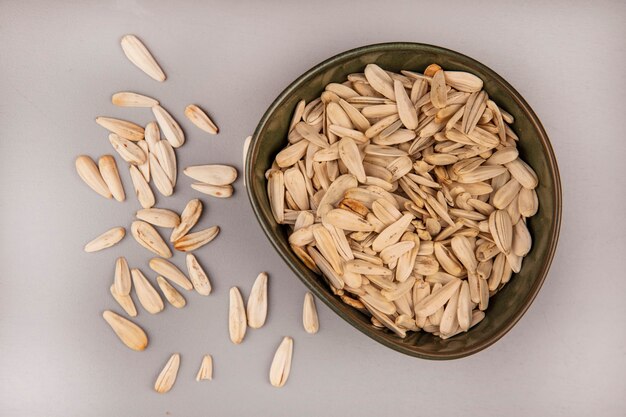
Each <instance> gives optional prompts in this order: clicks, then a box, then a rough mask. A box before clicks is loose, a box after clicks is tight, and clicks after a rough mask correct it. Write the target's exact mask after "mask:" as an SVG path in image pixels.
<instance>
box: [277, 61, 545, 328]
mask: <svg viewBox="0 0 626 417" xmlns="http://www.w3.org/2000/svg"><path fill="white" fill-rule="evenodd" d="M512 123H514V119H513V116H512V115H510V114H509V113H508V112H506V111H505V110H504V109H501V108H500V107H499V106H498V105H497V104H496V103H495V102H494V101H493V100H491V99H490V97H489V95H488V94H487V92H486V91H485V90H483V81H482V80H481V79H480V78H479V77H477V76H475V75H473V74H470V73H467V72H462V71H446V70H444V69H442V68H441V67H440V66H439V65H436V64H432V65H430V66H428V67H427V68H426V69H425V71H424V72H423V73H418V72H414V71H404V70H403V71H400V73H394V72H390V71H386V70H384V69H383V68H381V67H379V66H377V65H375V64H369V65H367V66H366V68H365V70H364V72H363V73H358V74H350V75H349V76H348V77H347V81H345V82H344V83H341V84H339V83H331V84H329V85H327V86H326V88H325V91H324V92H323V93H322V94H321V96H320V97H319V98H317V99H315V100H313V101H311V102H310V103H305V102H304V101H300V102H299V103H298V105H297V106H296V108H295V111H294V115H293V118H292V120H291V123H290V124H289V131H288V134H287V141H288V143H287V146H285V148H283V149H282V150H281V151H280V152H278V154H277V155H276V158H275V161H274V163H273V164H272V167H271V168H270V169H269V170H268V171H267V172H266V178H267V188H268V189H267V192H268V198H269V201H270V205H271V209H272V214H273V216H274V219H275V220H276V222H277V223H279V224H282V225H285V227H286V228H288V229H289V230H288V232H289V243H290V245H291V248H292V249H293V251H294V253H295V254H296V255H297V256H298V258H300V259H301V260H302V262H303V263H304V264H305V265H306V266H307V267H308V268H310V269H311V270H313V271H315V272H316V273H318V274H321V276H322V277H323V278H324V279H325V280H326V282H327V283H328V285H329V287H330V289H331V291H332V292H333V294H335V295H336V296H338V297H340V298H341V300H342V301H343V302H344V303H346V304H348V305H350V306H352V307H354V308H356V309H358V310H360V311H362V312H364V313H365V314H367V315H369V316H370V317H371V321H372V325H373V326H375V327H377V328H387V329H389V330H390V331H392V332H394V333H395V334H397V335H398V336H400V337H405V336H406V335H407V332H412V331H413V332H414V331H426V332H430V333H432V334H434V335H436V336H439V337H441V338H442V339H447V338H450V337H452V336H455V335H457V334H460V333H462V332H466V331H468V330H469V329H470V328H471V327H472V326H475V325H476V324H478V323H479V322H480V321H481V320H482V319H483V318H484V317H485V311H486V310H487V309H488V305H489V298H490V297H492V296H493V295H495V294H496V293H497V292H498V291H499V290H500V289H501V288H502V287H503V286H504V285H506V283H507V282H508V281H509V280H510V278H511V275H512V273H513V272H519V270H520V269H521V266H522V261H523V258H524V256H526V255H527V254H528V253H529V252H530V251H531V248H532V238H531V234H530V232H529V230H528V227H527V225H526V220H527V218H528V217H531V216H533V215H534V214H535V213H536V212H537V207H538V200H537V195H536V193H535V191H534V189H535V188H536V187H537V185H538V181H537V175H536V174H535V172H534V171H533V169H532V168H531V167H530V165H528V164H527V163H526V162H524V161H523V160H522V159H521V157H520V155H519V152H518V150H517V142H518V141H519V140H523V138H522V139H520V138H519V137H518V136H517V135H516V134H515V132H514V131H513V129H512V128H511V127H510V124H512ZM487 314H488V312H487Z"/></svg>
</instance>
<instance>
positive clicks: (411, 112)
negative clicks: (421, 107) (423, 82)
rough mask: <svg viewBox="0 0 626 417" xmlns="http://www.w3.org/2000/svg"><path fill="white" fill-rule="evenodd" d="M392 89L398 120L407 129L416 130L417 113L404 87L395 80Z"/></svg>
mask: <svg viewBox="0 0 626 417" xmlns="http://www.w3.org/2000/svg"><path fill="white" fill-rule="evenodd" d="M393 87H394V92H395V96H396V103H397V105H398V114H399V116H400V120H402V124H404V126H405V127H406V128H407V129H410V130H415V129H417V124H418V123H417V112H416V111H415V106H414V105H413V102H412V101H411V99H410V98H409V96H408V94H407V93H406V90H405V89H404V86H403V85H402V83H401V82H400V81H397V80H396V81H394V83H393Z"/></svg>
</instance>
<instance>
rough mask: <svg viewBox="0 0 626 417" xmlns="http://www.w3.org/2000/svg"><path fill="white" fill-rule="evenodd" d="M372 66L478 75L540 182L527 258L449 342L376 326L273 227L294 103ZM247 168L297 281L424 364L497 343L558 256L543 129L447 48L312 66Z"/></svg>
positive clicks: (515, 97)
mask: <svg viewBox="0 0 626 417" xmlns="http://www.w3.org/2000/svg"><path fill="white" fill-rule="evenodd" d="M370 63H375V64H377V65H379V66H381V67H383V68H384V69H387V70H391V71H399V70H401V69H408V70H413V71H419V72H422V71H423V70H424V69H425V68H426V66H428V65H429V64H431V63H437V64H439V65H440V66H441V67H442V68H444V69H446V70H458V71H467V72H471V73H473V74H475V75H477V76H479V77H480V78H481V79H482V80H483V81H484V89H485V91H487V93H488V94H489V96H490V98H491V99H493V100H494V101H495V102H496V103H497V104H498V105H499V106H500V107H502V108H503V109H505V110H506V111H508V112H509V113H510V114H512V115H513V116H514V118H515V122H514V124H513V125H512V128H513V130H514V131H515V133H516V134H517V135H518V136H519V137H520V140H519V143H518V148H519V152H520V156H521V157H522V158H523V159H524V160H525V161H526V162H527V163H528V164H530V166H532V168H533V169H534V170H535V172H536V173H537V176H538V177H539V186H538V187H537V189H536V192H537V195H538V198H539V211H538V212H537V214H536V215H535V216H533V217H532V218H530V219H529V221H528V227H529V230H530V233H531V235H532V238H533V247H532V250H531V252H530V253H529V254H528V255H527V256H526V258H525V259H524V263H523V266H522V269H521V271H520V272H519V273H517V274H515V275H514V276H513V277H512V278H511V280H510V281H509V283H508V284H507V285H505V286H504V288H503V289H502V290H501V291H500V292H498V293H497V294H496V295H495V296H494V297H492V298H491V299H490V302H489V308H488V310H487V311H486V316H485V318H484V320H483V321H482V322H480V323H479V324H478V325H476V326H474V327H473V328H471V329H470V330H469V331H468V332H467V333H461V334H459V335H457V336H454V337H452V338H450V339H447V340H442V339H440V338H438V337H436V336H433V335H431V334H430V333H426V332H417V333H412V332H411V333H410V334H409V335H408V336H407V337H406V338H404V339H402V338H400V337H398V336H396V335H394V334H393V333H391V332H389V331H387V330H380V329H376V328H375V327H373V326H372V324H371V322H370V320H369V317H367V316H366V315H364V314H363V313H361V312H360V311H358V310H355V309H353V308H352V307H349V306H347V305H345V304H344V303H343V302H342V301H341V300H340V299H339V298H338V297H337V296H335V295H333V294H332V292H331V291H330V289H329V288H328V286H327V284H326V283H325V281H324V279H323V278H321V277H320V276H318V275H316V274H315V273H314V272H312V271H311V270H309V269H308V268H307V267H306V266H305V265H304V264H303V263H302V262H301V261H300V259H299V258H298V257H297V256H296V255H295V254H294V253H293V252H292V251H291V249H290V247H289V243H288V240H287V238H288V235H287V231H286V228H285V227H283V226H281V225H279V224H277V223H276V222H275V220H274V217H273V216H272V212H271V209H270V203H269V199H268V195H267V183H266V179H265V171H266V170H267V169H268V168H269V167H270V166H271V163H272V161H273V160H274V157H275V155H276V154H277V153H278V151H279V150H280V149H282V148H283V147H284V146H285V145H286V143H287V139H286V136H287V129H288V127H289V123H290V120H291V116H292V113H293V110H294V108H295V106H296V104H297V103H298V101H299V100H301V99H304V100H306V101H307V102H309V101H311V100H312V99H314V98H316V97H319V96H320V94H321V93H322V92H323V90H324V86H325V85H327V84H328V83H331V82H343V81H345V79H346V76H347V75H348V74H350V73H354V72H363V69H364V68H365V66H366V65H367V64H370ZM245 168H246V173H245V175H246V182H247V190H248V196H249V198H250V202H251V204H252V207H253V209H254V213H255V215H256V217H257V219H258V221H259V223H260V225H261V227H262V228H263V231H264V232H265V234H266V235H267V238H268V240H269V241H270V242H271V244H272V245H273V246H274V248H275V249H276V251H277V252H278V253H279V254H280V256H281V257H282V258H283V259H284V261H285V262H286V263H287V264H288V265H289V266H290V267H291V269H292V270H293V272H294V273H295V275H296V276H297V277H298V278H300V280H301V281H302V282H303V283H304V284H305V285H306V286H307V287H308V288H309V289H310V290H311V291H312V292H313V293H314V294H315V295H316V296H317V297H318V298H319V299H321V300H322V301H323V302H324V303H325V304H326V305H328V306H329V307H330V308H331V309H332V310H333V311H334V312H335V313H337V315H339V316H340V317H341V318H343V319H344V320H346V321H347V322H348V323H350V324H351V325H352V326H354V327H355V328H356V329H358V330H360V331H361V332H363V333H364V334H366V335H367V336H369V337H370V338H372V339H374V340H376V341H377V342H379V343H382V344H383V345H385V346H387V347H389V348H391V349H395V350H397V351H398V352H402V353H405V354H407V355H411V356H415V357H419V358H425V359H456V358H461V357H464V356H468V355H471V354H474V353H476V352H479V351H480V350H482V349H485V348H486V347H488V346H490V345H491V344H493V343H494V342H496V341H497V340H498V339H500V338H501V337H502V336H504V334H506V333H507V332H508V331H509V330H510V329H511V328H512V327H513V326H514V325H515V323H517V322H518V321H519V319H520V318H521V317H522V315H523V314H524V313H525V312H526V310H527V309H528V308H529V307H530V305H531V303H532V302H533V300H534V298H535V296H536V295H537V293H538V292H539V290H540V288H541V286H542V284H543V281H544V279H545V277H546V275H547V273H548V269H549V267H550V264H551V262H552V258H553V256H554V252H555V250H556V246H557V241H558V235H559V228H560V224H561V184H560V178H559V171H558V167H557V162H556V159H555V156H554V152H553V150H552V146H551V145H550V141H549V140H548V136H547V134H546V132H545V130H544V129H543V126H542V125H541V123H540V121H539V119H538V117H537V115H536V114H535V112H534V111H533V110H532V109H531V108H530V106H529V105H528V103H526V101H525V100H524V98H522V96H521V95H520V94H519V93H518V92H517V91H516V90H515V89H514V88H513V87H512V86H511V85H510V84H509V83H508V82H506V81H505V80H504V79H503V78H502V77H501V76H499V75H498V74H496V73H495V72H494V71H493V70H491V69H489V68H488V67H486V66H485V65H483V64H481V63H480V62H478V61H476V60H474V59H472V58H470V57H467V56H465V55H462V54H460V53H458V52H454V51H451V50H449V49H444V48H440V47H437V46H432V45H426V44H419V43H406V42H394V43H383V44H376V45H369V46H364V47H361V48H357V49H352V50H349V51H346V52H343V53H340V54H338V55H336V56H334V57H332V58H330V59H328V60H326V61H324V62H322V63H320V64H318V65H316V66H315V67H313V68H311V69H310V70H308V71H307V72H305V73H304V74H303V75H301V76H300V77H299V78H298V79H297V80H295V81H294V82H293V83H291V84H290V85H289V86H288V87H287V88H286V89H285V90H284V91H283V92H282V93H281V94H280V95H279V96H278V97H277V98H276V100H274V102H273V103H272V104H271V105H270V107H269V108H268V109H267V111H266V112H265V114H264V115H263V118H262V119H261V121H260V122H259V124H258V126H257V128H256V130H255V132H254V135H253V136H252V140H251V142H250V147H249V149H248V154H247V160H246V167H245Z"/></svg>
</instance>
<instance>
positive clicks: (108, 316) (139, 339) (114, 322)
mask: <svg viewBox="0 0 626 417" xmlns="http://www.w3.org/2000/svg"><path fill="white" fill-rule="evenodd" d="M102 317H103V318H104V320H105V321H106V322H107V323H108V324H109V326H111V328H112V329H113V331H114V332H115V334H116V335H117V337H119V339H120V340H121V341H122V343H124V344H125V345H126V346H128V347H129V348H130V349H132V350H139V351H141V350H144V349H145V348H146V347H147V346H148V336H146V332H144V331H143V329H142V328H141V327H139V326H137V325H136V324H135V323H133V322H132V321H130V320H127V319H125V318H124V317H122V316H120V315H119V314H116V313H114V312H112V311H110V310H106V311H105V312H104V313H102Z"/></svg>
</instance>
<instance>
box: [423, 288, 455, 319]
mask: <svg viewBox="0 0 626 417" xmlns="http://www.w3.org/2000/svg"><path fill="white" fill-rule="evenodd" d="M460 286H461V280H460V279H455V280H453V281H450V282H448V283H447V284H446V285H444V286H443V287H442V288H441V289H439V290H438V291H435V292H433V293H432V294H430V295H429V296H427V297H425V298H424V299H423V300H422V301H420V302H419V303H418V304H416V305H415V314H416V315H419V316H426V317H428V316H430V315H432V314H433V313H435V312H436V311H437V310H438V309H439V308H441V307H443V306H444V305H445V304H446V302H448V300H449V299H450V298H452V296H454V295H455V294H456V292H457V290H458V289H459V287H460Z"/></svg>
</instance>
